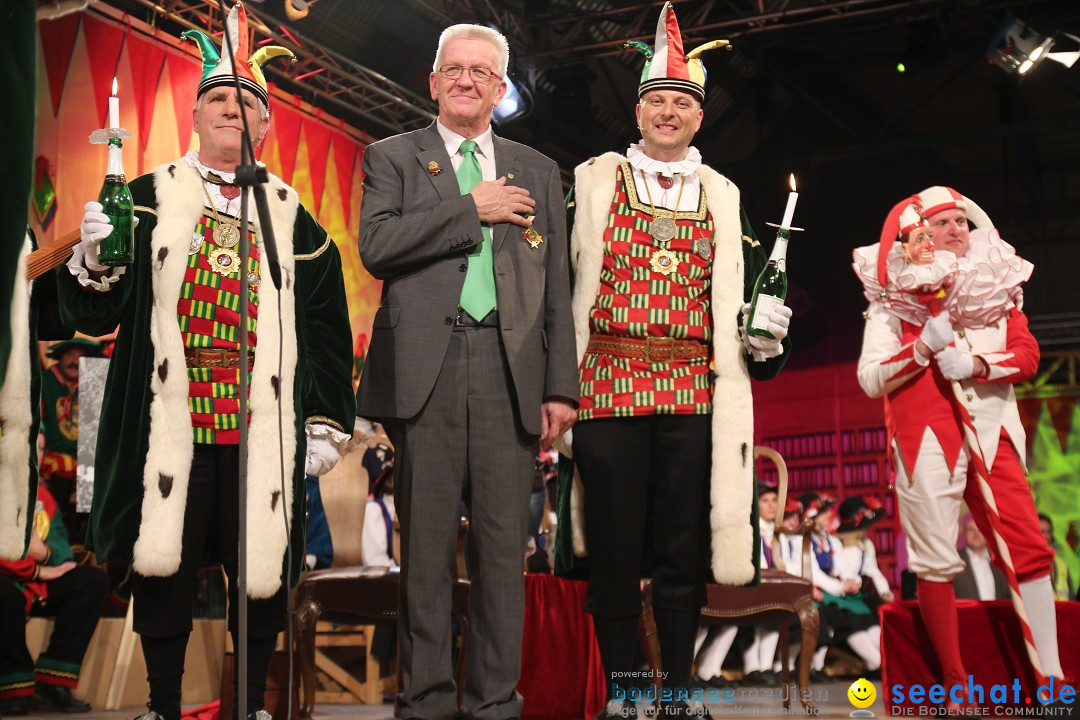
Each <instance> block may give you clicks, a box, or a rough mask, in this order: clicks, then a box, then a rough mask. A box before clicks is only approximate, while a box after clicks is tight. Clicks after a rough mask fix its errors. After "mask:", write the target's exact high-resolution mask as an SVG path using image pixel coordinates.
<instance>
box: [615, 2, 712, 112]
mask: <svg viewBox="0 0 1080 720" xmlns="http://www.w3.org/2000/svg"><path fill="white" fill-rule="evenodd" d="M625 47H631V48H634V49H635V50H638V51H639V52H641V54H643V55H644V56H645V58H646V61H645V69H644V70H642V71H641V85H639V86H638V97H639V98H640V97H644V95H645V93H647V92H649V91H650V90H678V91H679V92H684V93H689V94H690V95H693V96H694V97H696V98H697V99H698V100H699V101H703V100H704V99H705V66H704V65H703V64H702V62H701V55H702V53H704V52H705V51H706V50H713V49H714V48H718V47H727V48H729V49H730V48H731V44H730V43H729V42H728V41H727V40H713V41H712V42H707V43H705V44H704V45H699V46H698V47H696V48H694V49H693V50H691V51H690V52H689V53H686V54H685V55H684V54H683V41H682V33H681V32H679V21H678V20H677V19H676V18H675V8H674V7H672V6H671V3H670V2H666V3H664V7H663V9H662V10H660V19H659V20H658V21H657V23H656V49H655V50H650V49H649V46H648V45H646V44H645V43H643V42H641V41H639V40H630V41H628V42H627V43H626V45H625Z"/></svg>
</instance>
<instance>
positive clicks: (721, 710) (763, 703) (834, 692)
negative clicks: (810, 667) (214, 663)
mask: <svg viewBox="0 0 1080 720" xmlns="http://www.w3.org/2000/svg"><path fill="white" fill-rule="evenodd" d="M849 685H850V682H848V681H843V682H831V683H823V684H820V685H814V686H812V689H811V693H812V698H811V701H812V702H813V704H814V705H815V708H816V709H817V710H818V711H819V712H817V713H815V714H814V715H813V716H812V717H815V718H848V717H850V715H851V711H852V710H854V709H855V708H854V707H853V706H852V705H851V703H850V702H848V699H847V690H848V686H849ZM769 690H770V689H769V688H736V690H735V692H736V698H735V700H733V701H731V702H723V703H721V702H713V703H709V704H708V705H709V710H710V712H711V714H712V717H716V718H734V719H736V720H737V719H740V718H782V717H786V716H785V715H784V713H783V704H782V702H781V700H779V699H777V693H778V692H779V690H777V689H772V691H771V692H772V695H771V696H769V695H768V692H767V691H769ZM740 691H741V692H742V693H743V694H742V695H739V694H738V693H739V692H740ZM755 692H756V695H755V694H754V693H755ZM877 692H878V698H877V699H876V700H875V701H874V704H873V705H872V706H871V707H870V708H869V709H870V710H871V711H872V712H873V713H874V714H875V716H876V717H890V716H888V715H885V709H884V705H883V704H882V701H881V687H880V683H877ZM639 707H641V708H642V709H644V705H640V706H639ZM187 709H188V708H185V710H187ZM793 710H795V708H793ZM139 712H140V708H129V709H127V710H116V711H94V712H91V713H88V714H86V715H77V716H73V715H60V714H51V715H50V714H44V713H33V714H31V715H30V716H29V718H28V720H73V718H83V720H131V718H133V717H136V716H137V715H138V714H139ZM791 716H792V717H807V715H806V713H805V712H803V711H802V709H801V708H799V709H798V710H796V712H793V713H792V714H791ZM393 717H394V708H393V705H391V704H389V703H386V704H383V705H318V706H316V708H315V718H316V720H322V719H323V718H326V719H327V720H352V719H353V718H356V719H357V720H393ZM641 717H644V716H641ZM276 720H285V718H276Z"/></svg>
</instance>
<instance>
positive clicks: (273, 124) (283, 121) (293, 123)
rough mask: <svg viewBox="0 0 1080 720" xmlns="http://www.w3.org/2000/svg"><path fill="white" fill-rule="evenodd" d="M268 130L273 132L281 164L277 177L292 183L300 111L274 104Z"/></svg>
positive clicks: (298, 139) (298, 138) (297, 143)
mask: <svg viewBox="0 0 1080 720" xmlns="http://www.w3.org/2000/svg"><path fill="white" fill-rule="evenodd" d="M270 132H271V133H273V134H274V139H275V141H276V142H277V149H278V162H279V163H280V164H281V166H280V167H279V168H277V170H278V171H279V173H278V177H280V178H281V179H282V180H284V181H285V182H287V183H289V184H292V181H293V172H294V171H295V170H296V151H297V148H298V147H299V146H300V113H298V112H297V111H296V110H295V109H293V108H291V107H288V106H287V105H284V104H282V105H277V106H275V107H274V114H273V117H272V118H271V120H270Z"/></svg>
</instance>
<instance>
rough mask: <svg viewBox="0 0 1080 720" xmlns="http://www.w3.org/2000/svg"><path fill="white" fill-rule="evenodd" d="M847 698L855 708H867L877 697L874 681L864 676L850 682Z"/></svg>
mask: <svg viewBox="0 0 1080 720" xmlns="http://www.w3.org/2000/svg"><path fill="white" fill-rule="evenodd" d="M847 697H848V700H849V701H850V702H851V704H852V705H854V706H855V707H857V708H868V707H870V706H871V705H873V704H874V700H875V699H876V698H877V690H876V689H875V688H874V683H872V682H870V681H869V680H867V679H866V678H859V679H858V680H856V681H855V682H853V683H851V687H849V688H848V691H847Z"/></svg>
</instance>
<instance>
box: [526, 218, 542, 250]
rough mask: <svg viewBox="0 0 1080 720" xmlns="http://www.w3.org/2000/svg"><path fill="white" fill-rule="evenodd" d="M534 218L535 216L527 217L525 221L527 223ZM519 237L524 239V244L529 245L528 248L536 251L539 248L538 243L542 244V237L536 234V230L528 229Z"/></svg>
mask: <svg viewBox="0 0 1080 720" xmlns="http://www.w3.org/2000/svg"><path fill="white" fill-rule="evenodd" d="M535 217H536V216H535V215H529V216H528V218H526V219H527V220H528V221H529V222H532V221H533V219H534V218H535ZM521 236H522V237H523V238H525V242H527V243H529V247H531V248H532V249H533V250H536V249H537V248H538V247H540V243H542V242H544V236H543V235H541V234H540V233H538V232H536V228H528V229H527V230H525V232H523V233H521Z"/></svg>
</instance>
